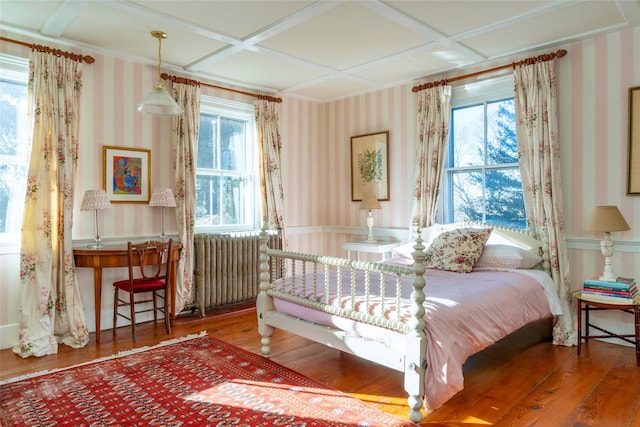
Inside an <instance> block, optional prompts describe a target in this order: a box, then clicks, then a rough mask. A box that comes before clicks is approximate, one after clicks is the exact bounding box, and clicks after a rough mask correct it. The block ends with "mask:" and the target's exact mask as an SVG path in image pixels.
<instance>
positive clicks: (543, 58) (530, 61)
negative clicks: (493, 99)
mask: <svg viewBox="0 0 640 427" xmlns="http://www.w3.org/2000/svg"><path fill="white" fill-rule="evenodd" d="M566 54H567V51H566V50H564V49H560V50H558V51H556V52H551V53H544V54H542V55H538V56H532V57H531V58H527V59H523V60H522V61H518V62H512V63H511V64H505V65H500V66H498V67H493V68H489V69H487V70H482V71H476V72H473V73H469V74H464V75H462V76H456V77H451V78H449V79H442V80H439V81H437V82H431V83H423V84H421V85H418V86H414V87H413V88H412V89H411V92H420V91H421V90H425V89H429V88H432V87H435V86H440V85H446V84H447V83H451V82H455V81H458V80H464V79H469V78H471V77H476V76H480V75H482V74H488V73H493V72H494V71H499V70H505V69H507V68H511V67H513V68H516V67H518V66H520V65H531V64H535V63H536V62H545V61H550V60H552V59H554V58H562V57H563V56H565V55H566Z"/></svg>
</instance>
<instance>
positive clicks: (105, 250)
mask: <svg viewBox="0 0 640 427" xmlns="http://www.w3.org/2000/svg"><path fill="white" fill-rule="evenodd" d="M181 249H182V244H181V243H180V242H174V244H173V248H172V254H171V257H170V259H169V262H174V263H175V262H176V261H178V259H179V257H180V250H181ZM150 256H151V255H150ZM73 258H74V260H75V262H76V267H87V268H93V288H94V300H95V313H96V342H97V343H99V342H100V312H101V308H102V269H103V268H117V267H127V266H128V265H129V260H128V253H127V244H126V243H124V244H116V245H105V246H103V247H101V248H99V249H93V248H88V247H86V248H81V247H78V248H74V249H73ZM137 258H138V256H137V255H136V254H134V262H136V264H138V263H139V262H140V260H139V259H137ZM149 261H151V260H149ZM173 271H174V272H175V271H176V269H175V268H174V269H173ZM127 277H128V273H127ZM175 281H176V278H175V275H174V277H170V278H169V292H168V295H166V297H167V298H169V307H171V313H169V314H168V315H169V316H171V318H170V320H171V324H172V325H173V324H175V317H176V298H175V297H176V284H175ZM166 315H167V313H165V316H166Z"/></svg>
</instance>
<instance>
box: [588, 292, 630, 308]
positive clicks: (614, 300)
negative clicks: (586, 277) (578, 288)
mask: <svg viewBox="0 0 640 427" xmlns="http://www.w3.org/2000/svg"><path fill="white" fill-rule="evenodd" d="M582 298H583V299H584V300H586V301H593V302H601V303H605V304H619V305H631V304H640V297H639V296H637V295H636V297H635V298H621V297H619V296H618V297H612V296H607V295H598V294H593V293H589V292H585V291H582Z"/></svg>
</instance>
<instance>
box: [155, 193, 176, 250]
mask: <svg viewBox="0 0 640 427" xmlns="http://www.w3.org/2000/svg"><path fill="white" fill-rule="evenodd" d="M149 206H160V207H162V234H160V240H163V241H164V240H167V235H166V234H164V208H165V207H167V208H175V207H176V199H175V197H173V191H171V189H170V188H156V189H155V190H153V194H152V195H151V200H149Z"/></svg>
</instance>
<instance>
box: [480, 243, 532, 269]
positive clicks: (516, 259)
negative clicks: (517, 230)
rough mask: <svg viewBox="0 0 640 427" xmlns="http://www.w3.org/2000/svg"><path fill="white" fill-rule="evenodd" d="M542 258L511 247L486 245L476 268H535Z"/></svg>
mask: <svg viewBox="0 0 640 427" xmlns="http://www.w3.org/2000/svg"><path fill="white" fill-rule="evenodd" d="M541 262H542V258H541V257H539V256H538V255H535V254H533V253H531V252H529V251H527V250H524V249H522V248H519V247H517V246H511V245H492V244H487V245H485V247H484V249H483V250H482V254H481V255H480V259H479V260H478V262H477V263H476V265H475V268H480V267H484V268H520V269H530V268H534V267H535V266H537V265H538V264H540V263H541Z"/></svg>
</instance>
